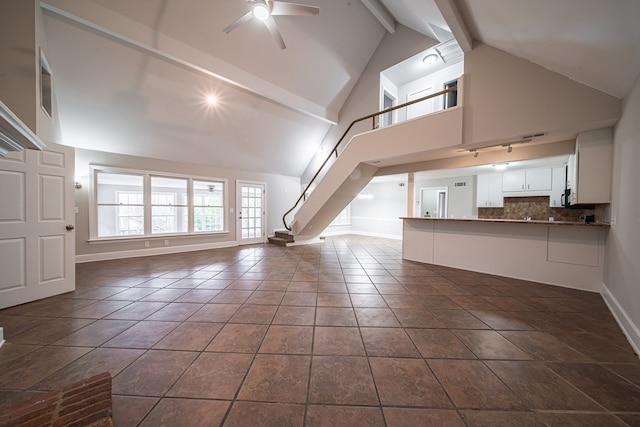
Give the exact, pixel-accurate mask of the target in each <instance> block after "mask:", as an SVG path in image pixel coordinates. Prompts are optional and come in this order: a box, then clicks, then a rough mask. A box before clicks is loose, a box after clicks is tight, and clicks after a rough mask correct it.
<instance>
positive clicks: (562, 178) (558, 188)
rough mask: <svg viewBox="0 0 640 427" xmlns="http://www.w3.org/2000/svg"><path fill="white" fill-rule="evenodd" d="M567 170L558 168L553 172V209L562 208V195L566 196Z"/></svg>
mask: <svg viewBox="0 0 640 427" xmlns="http://www.w3.org/2000/svg"><path fill="white" fill-rule="evenodd" d="M566 177H567V169H566V168H565V167H556V168H553V169H552V170H551V194H550V195H549V206H550V207H552V208H560V207H562V201H563V200H562V199H563V198H562V195H563V194H564V189H565V182H566Z"/></svg>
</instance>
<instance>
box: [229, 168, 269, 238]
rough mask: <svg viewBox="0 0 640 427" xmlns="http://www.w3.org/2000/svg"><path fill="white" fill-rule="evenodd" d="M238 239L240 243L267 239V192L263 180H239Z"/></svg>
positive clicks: (237, 185) (237, 198)
mask: <svg viewBox="0 0 640 427" xmlns="http://www.w3.org/2000/svg"><path fill="white" fill-rule="evenodd" d="M236 189H237V192H238V194H237V197H236V201H237V205H238V207H237V210H236V212H237V225H236V230H237V240H238V244H239V245H250V244H254V243H263V242H265V240H266V230H265V227H266V211H267V206H266V193H267V186H266V184H265V183H262V182H249V181H237V183H236Z"/></svg>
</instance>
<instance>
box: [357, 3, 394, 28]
mask: <svg viewBox="0 0 640 427" xmlns="http://www.w3.org/2000/svg"><path fill="white" fill-rule="evenodd" d="M361 1H362V4H364V5H365V6H366V7H367V9H369V12H371V14H372V15H373V16H375V17H376V19H377V20H378V21H380V23H381V24H382V26H383V27H384V28H385V29H386V30H387V31H388V32H390V33H395V31H396V20H395V19H394V18H393V16H391V14H389V12H387V9H385V7H384V6H383V5H382V4H381V3H380V2H379V1H378V0H361Z"/></svg>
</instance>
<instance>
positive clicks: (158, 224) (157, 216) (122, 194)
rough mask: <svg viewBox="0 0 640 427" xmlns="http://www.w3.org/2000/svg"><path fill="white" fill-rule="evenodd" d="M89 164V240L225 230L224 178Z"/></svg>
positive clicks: (225, 185)
mask: <svg viewBox="0 0 640 427" xmlns="http://www.w3.org/2000/svg"><path fill="white" fill-rule="evenodd" d="M92 168H93V170H94V175H93V180H94V181H93V182H94V186H93V188H94V193H93V197H94V199H93V200H94V203H93V204H92V209H93V211H94V213H93V214H92V215H91V217H90V218H91V237H92V238H116V237H126V236H153V235H162V234H189V233H205V232H223V231H225V230H226V227H227V220H226V218H225V211H226V208H225V206H226V203H227V199H226V194H227V192H226V187H227V182H226V181H225V180H213V179H212V180H203V179H197V178H192V177H187V176H158V175H156V174H153V175H152V174H150V173H148V172H141V171H140V172H139V171H123V170H122V169H115V168H107V167H92Z"/></svg>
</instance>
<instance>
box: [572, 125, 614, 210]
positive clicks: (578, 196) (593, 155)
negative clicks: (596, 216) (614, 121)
mask: <svg viewBox="0 0 640 427" xmlns="http://www.w3.org/2000/svg"><path fill="white" fill-rule="evenodd" d="M569 165H570V171H571V175H570V177H571V178H570V180H569V181H570V182H569V186H570V189H571V195H570V200H571V204H596V203H611V181H612V178H611V177H612V174H613V129H612V128H605V129H598V130H594V131H589V132H583V133H581V134H579V135H578V138H577V139H576V154H575V157H574V158H572V159H570V161H569Z"/></svg>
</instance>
